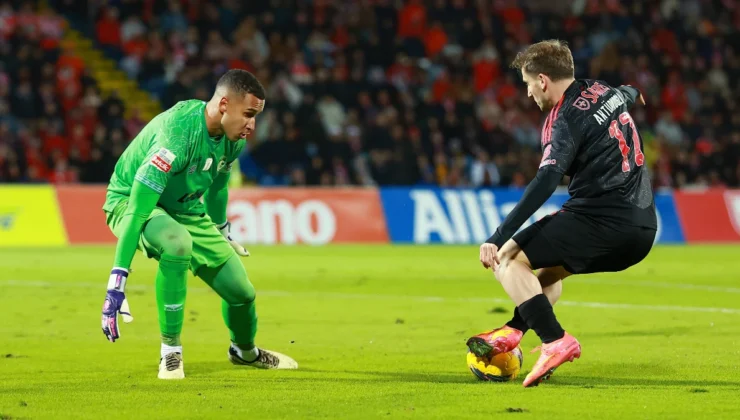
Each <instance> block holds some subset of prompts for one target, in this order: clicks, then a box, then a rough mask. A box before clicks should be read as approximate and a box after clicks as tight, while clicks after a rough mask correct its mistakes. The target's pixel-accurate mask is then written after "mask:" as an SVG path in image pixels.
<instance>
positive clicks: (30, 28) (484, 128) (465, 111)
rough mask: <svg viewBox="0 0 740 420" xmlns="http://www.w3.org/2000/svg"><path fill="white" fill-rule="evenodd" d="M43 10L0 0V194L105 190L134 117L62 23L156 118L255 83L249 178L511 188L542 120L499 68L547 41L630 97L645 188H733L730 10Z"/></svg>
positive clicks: (572, 6) (57, 3)
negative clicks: (237, 80) (630, 90)
mask: <svg viewBox="0 0 740 420" xmlns="http://www.w3.org/2000/svg"><path fill="white" fill-rule="evenodd" d="M45 4H47V5H50V7H51V8H50V9H49V8H43V7H39V4H36V3H35V2H32V1H31V2H29V1H3V0H0V182H52V183H64V182H90V183H105V182H107V180H108V178H109V177H110V173H111V172H112V168H113V165H114V164H115V160H116V158H117V157H118V156H119V155H120V154H121V153H122V151H123V149H124V148H125V147H126V145H127V144H128V142H129V141H130V140H131V139H132V138H133V137H134V136H135V135H136V134H137V133H138V131H139V130H140V129H141V127H143V125H144V124H145V123H146V121H143V120H142V119H141V118H140V116H139V115H138V113H137V112H130V113H126V112H125V109H126V104H125V103H124V102H123V101H122V100H121V99H120V98H119V97H118V96H117V95H115V94H113V95H111V96H106V97H104V96H103V95H102V94H101V92H100V89H99V88H98V81H96V80H95V79H94V78H93V77H91V74H90V72H89V71H88V70H87V69H86V66H85V63H84V62H83V61H82V60H81V59H80V58H79V57H77V56H76V55H75V53H74V50H68V49H65V48H64V47H63V46H62V45H63V44H62V43H60V39H61V37H62V35H63V31H64V27H65V22H68V24H69V25H70V26H71V27H73V28H76V29H78V30H80V31H81V32H83V33H84V34H85V35H87V36H89V37H90V39H92V40H94V42H95V45H96V46H97V47H98V48H100V49H101V50H102V51H104V52H105V55H106V56H107V57H109V58H110V59H112V60H115V62H116V63H117V65H118V66H119V68H120V69H122V70H123V71H124V72H125V73H126V74H128V76H129V77H130V78H132V79H135V80H137V81H138V84H139V86H140V87H141V88H142V89H144V90H146V91H148V92H150V93H151V94H152V95H153V96H155V97H156V98H158V99H159V101H160V102H161V104H162V107H163V109H166V108H167V107H170V106H172V105H173V104H174V103H175V102H177V101H179V100H184V99H191V98H198V99H203V100H207V99H209V98H210V96H211V95H212V89H213V86H214V84H215V81H216V80H217V79H218V77H219V76H220V75H221V74H222V73H223V72H225V71H226V70H227V69H229V68H244V69H247V70H249V71H252V72H254V73H255V74H256V75H257V76H258V78H259V79H260V80H261V81H262V83H263V84H264V85H265V87H266V88H267V91H268V98H267V106H266V110H265V112H264V113H263V114H262V115H261V116H260V117H258V121H257V130H256V132H255V133H254V135H253V136H252V137H251V138H250V139H249V146H248V150H247V151H246V152H245V153H244V154H243V156H242V157H241V158H240V160H239V163H240V165H239V168H240V169H239V170H240V172H241V174H242V175H243V177H244V179H245V180H246V181H248V182H251V183H254V184H259V185H264V186H274V185H351V184H353V185H418V184H425V185H442V186H474V187H479V186H512V187H522V186H524V185H526V183H527V182H528V181H529V180H530V179H531V178H532V177H533V176H534V174H535V172H536V171H537V168H538V164H539V158H540V146H539V145H540V131H541V125H542V122H543V120H544V117H545V115H544V114H543V113H542V112H541V111H540V110H539V109H538V108H537V107H536V105H535V104H534V102H533V101H532V100H531V99H528V98H527V95H526V88H525V86H524V85H523V84H522V83H521V81H520V78H519V75H518V73H517V71H515V70H511V69H509V68H508V67H509V66H508V65H509V63H510V62H511V60H512V59H513V57H514V55H515V54H516V52H517V51H519V50H520V49H521V48H522V47H524V46H526V45H528V44H530V43H532V42H536V41H538V40H542V39H549V38H558V39H563V40H566V41H567V42H568V43H569V45H570V46H571V49H572V51H573V56H574V59H575V64H576V77H578V78H596V79H603V80H605V81H606V82H608V83H609V84H611V85H613V86H616V85H620V84H631V85H633V86H635V87H638V88H639V89H641V91H642V92H643V95H644V97H645V99H646V101H647V106H645V107H642V106H635V107H634V109H633V110H632V114H633V117H634V119H635V120H636V122H637V123H638V126H639V128H640V130H641V134H642V137H643V141H644V143H645V144H644V146H643V148H644V150H645V154H646V157H647V162H648V164H649V165H650V167H651V169H652V174H653V180H654V184H655V187H656V188H659V187H674V188H678V187H693V186H699V187H701V186H734V187H737V186H738V185H740V112H738V111H739V109H738V100H739V99H740V29H738V28H740V1H738V0H658V1H641V0H633V1H629V0H623V1H617V0H574V1H564V2H560V1H552V0H527V1H524V0H521V1H515V0H423V1H422V0H404V1H400V0H264V1H238V0H216V1H214V0H211V1H198V0H169V1H163V0H162V1H159V0H109V1H94V0H87V1H84V0H49V1H47V2H45ZM132 111H135V110H132ZM615 147H616V146H615ZM564 182H567V180H564Z"/></svg>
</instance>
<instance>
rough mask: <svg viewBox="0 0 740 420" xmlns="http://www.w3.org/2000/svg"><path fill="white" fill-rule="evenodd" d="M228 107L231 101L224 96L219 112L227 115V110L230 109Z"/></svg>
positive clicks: (219, 103)
mask: <svg viewBox="0 0 740 420" xmlns="http://www.w3.org/2000/svg"><path fill="white" fill-rule="evenodd" d="M228 106H229V99H228V98H227V97H225V96H222V97H221V100H220V101H218V111H219V112H220V113H221V114H225V113H226V109H227V108H228Z"/></svg>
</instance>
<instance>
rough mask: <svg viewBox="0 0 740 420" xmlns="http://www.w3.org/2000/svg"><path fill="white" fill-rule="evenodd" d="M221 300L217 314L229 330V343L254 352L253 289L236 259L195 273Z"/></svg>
mask: <svg viewBox="0 0 740 420" xmlns="http://www.w3.org/2000/svg"><path fill="white" fill-rule="evenodd" d="M198 277H200V278H202V279H203V280H204V281H205V282H206V283H207V284H208V285H209V286H211V288H213V290H214V291H215V292H216V293H218V295H219V296H221V298H222V299H223V302H222V304H221V313H222V315H223V318H224V322H225V323H226V327H227V328H228V329H229V333H230V335H231V342H232V343H234V344H236V345H238V346H239V348H240V349H242V350H245V351H248V350H252V349H254V338H255V336H256V335H257V308H256V304H255V302H254V299H255V292H254V286H252V283H251V282H250V281H249V278H248V277H247V271H246V270H245V269H244V265H242V263H241V261H240V260H239V257H238V256H236V255H234V256H232V257H231V258H229V260H228V261H226V262H225V263H224V264H222V265H221V266H220V267H216V268H210V267H203V268H202V269H201V270H199V272H198Z"/></svg>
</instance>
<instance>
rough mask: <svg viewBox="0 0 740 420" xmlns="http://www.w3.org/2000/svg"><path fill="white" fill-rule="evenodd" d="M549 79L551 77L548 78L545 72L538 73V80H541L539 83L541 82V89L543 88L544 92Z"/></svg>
mask: <svg viewBox="0 0 740 420" xmlns="http://www.w3.org/2000/svg"><path fill="white" fill-rule="evenodd" d="M549 80H550V79H549V78H548V77H547V76H545V75H544V74H542V73H540V74H538V75H537V81H538V82H539V84H540V89H541V90H542V91H543V92H544V91H546V90H547V86H548V83H547V82H548V81H549Z"/></svg>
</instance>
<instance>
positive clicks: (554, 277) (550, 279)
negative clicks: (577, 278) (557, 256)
mask: <svg viewBox="0 0 740 420" xmlns="http://www.w3.org/2000/svg"><path fill="white" fill-rule="evenodd" d="M570 275H571V273H570V272H568V270H566V269H565V268H563V267H562V266H559V267H546V268H543V269H541V270H540V271H539V272H538V273H537V280H539V281H540V285H541V286H542V287H547V286H550V285H552V284H555V283H557V282H559V281H560V280H563V279H565V278H566V277H568V276H570Z"/></svg>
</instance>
